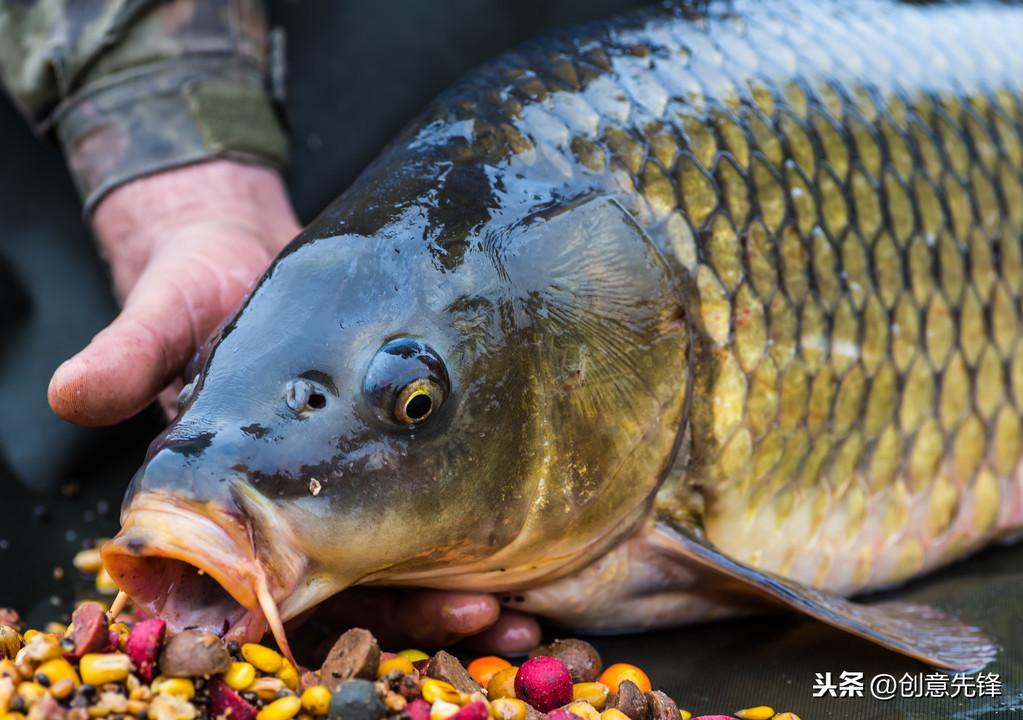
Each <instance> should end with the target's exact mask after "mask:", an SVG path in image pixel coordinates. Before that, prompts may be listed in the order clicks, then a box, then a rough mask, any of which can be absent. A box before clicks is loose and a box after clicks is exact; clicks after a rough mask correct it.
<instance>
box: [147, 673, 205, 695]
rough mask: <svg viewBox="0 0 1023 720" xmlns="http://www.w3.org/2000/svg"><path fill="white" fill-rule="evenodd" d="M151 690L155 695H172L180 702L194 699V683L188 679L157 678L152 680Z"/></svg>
mask: <svg viewBox="0 0 1023 720" xmlns="http://www.w3.org/2000/svg"><path fill="white" fill-rule="evenodd" d="M152 688H153V692H155V693H156V694H157V695H173V696H174V697H176V698H181V699H182V700H191V699H192V698H194V697H195V683H194V682H192V681H191V680H189V679H188V678H165V677H158V678H155V679H154V680H153V684H152Z"/></svg>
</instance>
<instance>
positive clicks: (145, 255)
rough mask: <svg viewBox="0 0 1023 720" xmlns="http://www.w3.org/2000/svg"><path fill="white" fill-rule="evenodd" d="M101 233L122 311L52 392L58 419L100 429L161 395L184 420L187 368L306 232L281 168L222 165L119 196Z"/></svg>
mask: <svg viewBox="0 0 1023 720" xmlns="http://www.w3.org/2000/svg"><path fill="white" fill-rule="evenodd" d="M93 228H94V230H95V234H96V238H97V241H98V243H99V246H100V250H101V252H102V253H103V254H104V256H105V257H106V260H107V262H108V263H109V265H110V271H111V274H112V276H113V282H114V289H115V291H116V293H117V296H118V299H119V300H120V301H121V302H122V304H123V309H122V311H121V314H120V315H118V317H117V318H116V319H115V320H114V321H113V322H112V323H111V324H110V325H109V326H108V327H107V328H106V329H104V330H103V331H101V332H100V333H99V334H97V335H96V337H94V338H93V339H92V341H91V342H90V343H89V344H88V345H87V346H86V347H85V348H84V349H83V350H82V351H80V352H79V353H78V354H77V355H75V356H74V357H72V358H71V359H70V360H67V361H66V362H64V363H63V364H62V365H61V366H60V367H58V368H57V370H56V372H54V374H53V378H52V379H51V380H50V388H49V401H50V406H51V407H52V408H53V410H54V412H56V413H57V414H58V415H59V416H61V417H62V418H64V419H65V420H69V421H71V422H74V423H77V424H79V425H90V426H93V425H110V424H113V423H117V422H120V421H122V420H125V419H127V418H129V417H131V416H132V415H135V414H136V413H138V412H139V411H140V410H142V409H143V408H144V407H146V406H147V405H149V404H150V403H151V402H152V401H153V400H154V399H156V398H157V396H158V395H159V394H160V393H161V391H163V394H162V395H161V396H160V399H161V403H162V404H163V406H164V408H165V409H166V410H167V411H168V414H169V415H173V414H174V409H173V408H174V397H175V396H176V394H177V387H179V386H180V385H179V384H178V383H177V381H178V379H179V378H180V376H181V374H182V371H183V370H184V367H185V364H186V363H187V362H188V360H189V359H190V358H191V357H192V354H193V353H194V352H195V349H196V348H197V347H198V346H199V345H200V344H201V343H203V342H204V341H205V340H206V338H207V337H208V336H209V335H210V334H211V333H212V332H213V330H214V329H215V328H216V327H217V325H218V324H219V323H220V322H221V321H222V320H223V319H224V318H225V317H227V316H228V315H229V314H230V313H231V312H233V311H234V309H235V308H236V307H237V306H238V304H239V303H240V302H241V300H242V298H244V296H245V294H246V293H247V292H248V290H249V288H250V287H251V286H252V284H253V283H254V282H255V281H256V280H257V279H258V278H259V277H260V276H261V275H262V273H263V271H264V270H266V268H267V266H268V265H269V264H270V261H271V260H272V259H273V258H274V257H275V256H276V255H277V253H278V251H280V249H281V248H283V247H284V245H286V244H287V243H288V241H289V240H291V238H293V237H294V236H295V235H296V234H297V233H298V231H299V224H298V221H297V219H296V218H295V213H294V211H293V210H292V208H291V203H290V202H289V200H288V196H287V192H286V190H285V187H284V183H283V182H282V180H281V178H280V176H279V175H278V174H277V173H276V172H274V171H273V170H271V169H268V168H264V167H257V166H252V165H243V164H241V163H236V162H231V161H227V160H215V161H211V162H206V163H200V164H197V165H190V166H187V167H183V168H178V169H175V170H168V171H166V172H162V173H159V174H157V175H153V176H150V177H145V178H140V179H138V180H135V181H133V182H131V183H128V184H126V185H123V186H122V187H120V188H117V189H116V190H114V191H113V192H111V193H110V195H108V196H107V197H106V198H104V199H103V200H102V202H101V203H100V204H99V206H98V207H97V208H96V211H95V214H94V216H93ZM175 385H177V387H176V386H175Z"/></svg>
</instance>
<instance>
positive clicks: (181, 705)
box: [146, 695, 198, 720]
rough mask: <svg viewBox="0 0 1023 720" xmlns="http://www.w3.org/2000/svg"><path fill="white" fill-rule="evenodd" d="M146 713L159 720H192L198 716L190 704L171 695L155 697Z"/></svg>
mask: <svg viewBox="0 0 1023 720" xmlns="http://www.w3.org/2000/svg"><path fill="white" fill-rule="evenodd" d="M146 713H147V714H148V715H149V717H151V718H159V719H160V720H193V719H194V718H195V716H196V715H197V714H198V713H197V712H196V709H195V706H194V705H193V704H192V703H190V702H188V701H187V700H182V699H181V698H179V697H175V696H173V695H157V696H156V697H155V698H153V702H151V703H149V710H147V711H146Z"/></svg>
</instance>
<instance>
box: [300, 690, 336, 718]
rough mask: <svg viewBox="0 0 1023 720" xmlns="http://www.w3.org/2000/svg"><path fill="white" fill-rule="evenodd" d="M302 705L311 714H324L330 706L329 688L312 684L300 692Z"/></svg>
mask: <svg viewBox="0 0 1023 720" xmlns="http://www.w3.org/2000/svg"><path fill="white" fill-rule="evenodd" d="M302 707H304V708H305V709H306V710H308V711H309V712H311V713H312V714H313V715H326V714H327V710H328V709H329V708H330V690H328V689H327V688H325V687H323V686H322V685H313V686H312V687H311V688H306V690H305V692H303V693H302Z"/></svg>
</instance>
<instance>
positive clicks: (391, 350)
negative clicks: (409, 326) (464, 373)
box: [363, 338, 450, 426]
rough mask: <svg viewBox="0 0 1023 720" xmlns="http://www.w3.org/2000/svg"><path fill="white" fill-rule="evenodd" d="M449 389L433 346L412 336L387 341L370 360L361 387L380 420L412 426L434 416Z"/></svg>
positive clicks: (443, 369)
mask: <svg viewBox="0 0 1023 720" xmlns="http://www.w3.org/2000/svg"><path fill="white" fill-rule="evenodd" d="M449 389H450V383H449V381H448V372H447V368H446V367H445V366H444V361H443V360H441V358H440V355H438V354H437V352H436V351H435V350H433V348H431V347H430V346H429V345H426V344H425V343H423V342H422V341H420V340H416V339H414V338H399V339H397V340H391V341H390V342H388V343H386V344H385V345H384V346H383V347H382V348H380V349H379V350H378V351H377V353H376V355H375V356H374V357H373V360H372V361H371V362H370V366H369V369H368V370H367V372H366V379H365V382H364V385H363V390H364V392H365V394H366V396H367V398H368V399H369V401H370V403H371V404H372V406H373V407H374V409H375V411H376V413H377V415H378V417H380V419H381V420H386V421H389V422H392V423H394V422H397V423H399V424H401V425H405V426H415V425H420V424H422V423H424V422H426V421H427V420H428V419H430V417H432V416H433V415H435V414H436V413H437V412H438V411H439V410H440V408H441V406H442V405H443V404H444V401H445V400H446V399H447V396H448V392H449Z"/></svg>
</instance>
